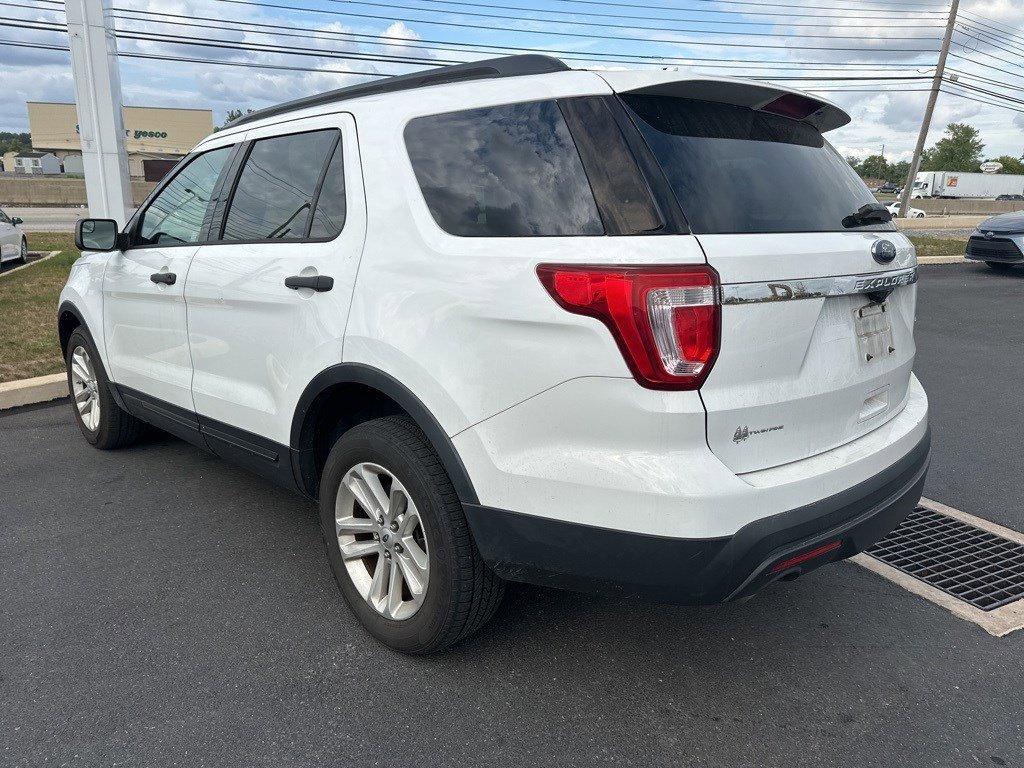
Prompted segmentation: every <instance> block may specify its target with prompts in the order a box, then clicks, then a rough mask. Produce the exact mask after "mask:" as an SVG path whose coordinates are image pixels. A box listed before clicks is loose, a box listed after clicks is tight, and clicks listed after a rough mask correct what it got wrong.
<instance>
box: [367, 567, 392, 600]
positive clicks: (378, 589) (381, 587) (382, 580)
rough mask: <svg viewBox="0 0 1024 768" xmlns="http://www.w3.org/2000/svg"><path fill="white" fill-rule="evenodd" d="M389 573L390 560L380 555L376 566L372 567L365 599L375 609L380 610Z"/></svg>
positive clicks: (386, 591)
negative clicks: (371, 576)
mask: <svg viewBox="0 0 1024 768" xmlns="http://www.w3.org/2000/svg"><path fill="white" fill-rule="evenodd" d="M390 575H391V561H390V560H388V559H387V558H385V557H383V556H381V557H378V558H377V566H376V567H375V568H374V569H373V580H372V581H371V582H370V591H369V592H367V594H366V601H367V602H368V603H370V605H372V606H373V607H374V608H376V609H377V610H381V609H382V608H383V605H384V601H385V598H387V593H388V581H389V577H390Z"/></svg>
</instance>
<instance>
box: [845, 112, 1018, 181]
mask: <svg viewBox="0 0 1024 768" xmlns="http://www.w3.org/2000/svg"><path fill="white" fill-rule="evenodd" d="M984 152H985V144H984V142H982V140H981V133H980V132H979V131H978V129H977V128H975V127H974V126H971V125H967V124H966V123H950V124H949V125H947V126H946V130H945V132H944V134H943V136H942V138H941V139H939V140H938V141H937V142H935V144H933V145H932V146H931V147H929V148H928V149H926V150H925V151H924V153H923V154H922V155H921V170H922V171H960V172H962V173H970V172H974V173H977V172H978V171H979V166H980V165H981V164H982V162H984V161H985V160H995V161H996V162H999V163H1002V164H1003V168H1002V170H1001V171H999V173H1019V174H1024V155H1021V157H1012V156H1011V155H1001V156H1000V157H990V158H985V160H983V159H982V158H983V157H984ZM847 162H849V163H850V165H851V166H853V169H854V170H855V171H857V173H858V174H860V176H861V178H864V179H884V180H885V181H890V182H892V183H894V184H903V183H904V182H905V181H906V180H907V173H909V172H910V163H909V162H908V161H906V160H903V161H901V162H899V163H890V162H889V161H888V160H886V159H885V157H884V156H882V155H868V156H867V157H865V158H864V159H863V160H858V159H857V158H856V157H848V158H847Z"/></svg>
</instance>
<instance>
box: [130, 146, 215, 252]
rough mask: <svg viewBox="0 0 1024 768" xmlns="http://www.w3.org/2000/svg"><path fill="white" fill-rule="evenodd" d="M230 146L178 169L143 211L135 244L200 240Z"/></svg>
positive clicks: (207, 153)
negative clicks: (204, 218) (214, 189)
mask: <svg viewBox="0 0 1024 768" xmlns="http://www.w3.org/2000/svg"><path fill="white" fill-rule="evenodd" d="M231 149H232V148H231V147H221V148H220V149H214V150H211V151H209V152H204V153H203V154H201V155H198V156H196V157H195V158H193V159H192V160H190V161H189V163H188V165H186V166H185V167H184V168H182V169H181V171H179V172H178V174H177V175H176V176H175V177H174V178H173V179H172V180H171V181H170V182H169V183H168V184H167V186H166V187H164V188H163V189H162V190H161V191H160V193H159V194H158V195H157V196H156V197H155V198H153V201H152V202H151V203H150V204H149V206H148V207H147V208H146V211H145V213H143V214H142V221H141V222H140V223H139V230H138V237H137V238H136V245H182V244H187V243H198V242H199V237H200V235H201V234H202V231H203V217H204V216H205V215H206V208H207V206H208V205H209V202H210V198H211V197H212V196H213V188H214V186H216V184H217V177H218V176H220V172H221V169H222V168H223V167H224V163H225V162H226V161H227V159H228V155H230V154H231Z"/></svg>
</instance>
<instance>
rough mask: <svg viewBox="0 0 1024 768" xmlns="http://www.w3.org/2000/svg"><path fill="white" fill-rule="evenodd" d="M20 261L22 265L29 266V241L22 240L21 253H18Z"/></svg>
mask: <svg viewBox="0 0 1024 768" xmlns="http://www.w3.org/2000/svg"><path fill="white" fill-rule="evenodd" d="M18 260H19V261H21V263H22V264H28V240H26V239H25V238H24V237H23V238H21V251H19V253H18Z"/></svg>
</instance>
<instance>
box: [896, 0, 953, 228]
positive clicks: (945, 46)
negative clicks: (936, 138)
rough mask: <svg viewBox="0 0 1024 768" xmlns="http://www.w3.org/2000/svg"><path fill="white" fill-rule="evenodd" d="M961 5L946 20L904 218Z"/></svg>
mask: <svg viewBox="0 0 1024 768" xmlns="http://www.w3.org/2000/svg"><path fill="white" fill-rule="evenodd" d="M959 7H960V0H953V3H952V5H950V6H949V20H948V21H947V22H946V34H945V35H943V37H942V48H941V49H940V50H939V61H938V63H937V64H936V65H935V77H933V78H932V91H931V93H930V94H928V106H927V107H925V110H924V120H923V121H922V122H921V132H920V133H919V134H918V135H917V146H916V147H915V148H914V157H913V158H912V159H911V160H910V172H909V173H907V183H906V184H904V185H903V194H902V195H900V216H901V217H903V218H904V219H905V218H907V215H908V214H909V213H910V193H911V192H912V191H913V189H914V181H915V180H916V179H917V169H918V168H920V167H921V153H922V152H924V143H925V141H927V139H928V129H929V128H930V127H931V124H932V113H933V112H934V111H935V100H936V99H937V98H938V97H939V87H940V86H941V85H942V77H943V75H944V74H945V73H946V56H947V55H948V54H949V42H950V40H952V39H953V25H954V24H956V11H957V8H959Z"/></svg>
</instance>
